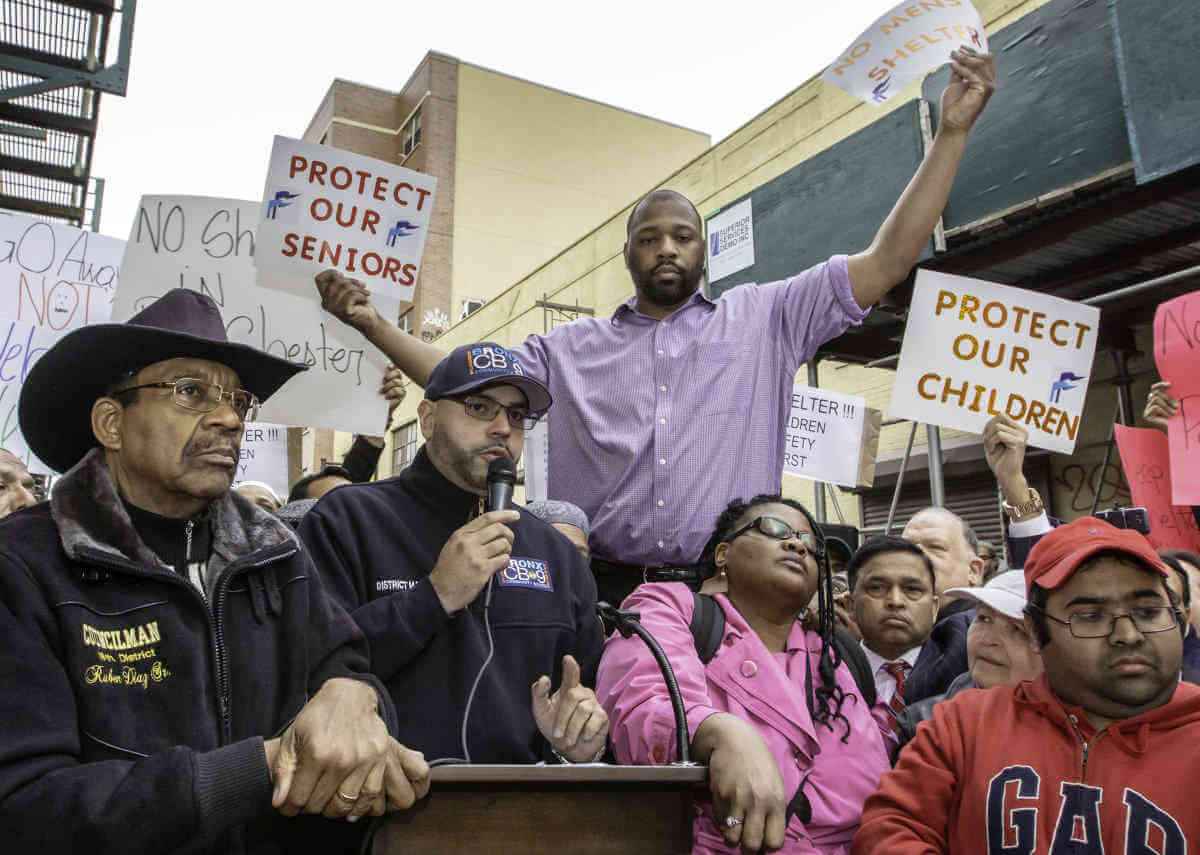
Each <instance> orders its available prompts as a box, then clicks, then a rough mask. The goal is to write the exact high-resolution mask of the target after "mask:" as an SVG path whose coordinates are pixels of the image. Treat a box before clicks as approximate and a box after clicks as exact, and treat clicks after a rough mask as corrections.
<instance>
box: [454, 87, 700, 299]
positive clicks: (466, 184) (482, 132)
mask: <svg viewBox="0 0 1200 855" xmlns="http://www.w3.org/2000/svg"><path fill="white" fill-rule="evenodd" d="M711 142H712V141H711V139H710V137H709V136H708V135H707V134H704V133H700V132H698V131H693V130H689V129H687V128H681V127H678V126H676V125H671V124H668V123H666V122H661V121H658V120H656V119H651V118H648V117H646V116H641V115H638V114H637V113H631V112H629V111H627V110H620V109H617V108H616V107H610V106H608V105H606V104H600V103H597V102H595V101H590V100H588V99H586V98H580V97H578V96H575V95H569V94H567V93H565V92H560V91H558V90H556V89H551V88H549V87H546V86H539V85H537V84H535V83H530V82H528V81H525V80H521V79H519V78H516V77H510V76H509V75H506V74H500V73H498V72H495V71H491V70H489V69H486V68H480V67H479V66H475V65H469V64H467V63H460V64H459V72H458V124H457V157H456V160H455V166H454V249H453V265H452V270H453V274H452V302H451V305H452V309H453V314H452V315H451V319H452V320H457V319H458V316H459V314H458V313H459V312H460V311H461V307H462V301H463V300H464V299H467V298H471V299H479V298H483V299H486V300H490V299H492V298H493V297H495V296H496V295H497V294H499V293H500V292H501V291H503V290H505V289H506V288H508V287H509V286H510V285H512V283H513V282H516V281H517V280H518V279H520V278H521V277H523V276H525V275H526V274H528V273H529V272H530V271H531V270H533V269H534V268H536V267H538V266H539V265H541V264H543V263H544V262H546V261H547V260H548V259H550V258H551V257H553V256H554V255H555V254H556V253H559V252H561V251H562V250H563V248H564V247H566V246H568V245H569V244H571V243H572V242H574V241H575V240H576V239H577V238H578V237H579V235H581V234H583V233H584V232H586V231H587V230H588V229H591V228H593V227H595V225H596V223H598V222H601V221H602V220H604V219H606V218H608V217H610V216H612V215H613V213H614V212H616V211H619V210H621V209H622V208H624V207H626V206H628V205H629V204H630V203H631V202H633V201H634V200H635V199H636V198H637V197H638V196H639V195H641V194H642V193H644V192H645V189H646V188H647V187H652V186H654V184H655V182H658V181H661V180H663V178H664V177H665V176H667V175H669V174H671V173H672V172H674V171H675V170H677V169H678V168H679V166H680V164H683V163H687V162H688V161H690V160H692V159H693V158H695V157H696V156H698V155H699V154H701V153H702V152H704V151H707V150H708V148H709V146H710V145H711Z"/></svg>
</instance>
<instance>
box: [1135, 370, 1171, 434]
mask: <svg viewBox="0 0 1200 855" xmlns="http://www.w3.org/2000/svg"><path fill="white" fill-rule="evenodd" d="M1169 388H1171V384H1170V383H1168V382H1166V381H1165V380H1159V381H1158V382H1157V383H1155V384H1154V385H1153V386H1151V387H1150V395H1149V396H1148V397H1147V398H1146V409H1145V410H1143V411H1142V418H1143V419H1145V420H1146V424H1148V425H1150V427H1152V428H1156V429H1158V430H1161V431H1162V432H1163V433H1166V432H1167V421H1168V420H1169V419H1170V418H1171V416H1173V415H1175V414H1176V413H1178V412H1179V402H1178V401H1176V400H1175V399H1174V398H1172V397H1171V393H1170V392H1168V391H1167V389H1169Z"/></svg>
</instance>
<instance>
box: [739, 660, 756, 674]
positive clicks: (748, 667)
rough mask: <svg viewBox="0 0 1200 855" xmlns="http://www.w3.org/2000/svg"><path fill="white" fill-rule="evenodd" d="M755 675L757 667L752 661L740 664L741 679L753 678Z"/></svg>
mask: <svg viewBox="0 0 1200 855" xmlns="http://www.w3.org/2000/svg"><path fill="white" fill-rule="evenodd" d="M757 673H758V665H756V664H755V663H754V660H753V659H747V660H746V661H745V662H743V663H742V676H743V677H753V676H754V675H755V674H757Z"/></svg>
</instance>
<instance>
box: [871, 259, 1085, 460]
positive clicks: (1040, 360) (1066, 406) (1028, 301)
mask: <svg viewBox="0 0 1200 855" xmlns="http://www.w3.org/2000/svg"><path fill="white" fill-rule="evenodd" d="M1099 321H1100V310H1099V309H1097V308H1096V307H1094V306H1085V305H1083V304H1081V303H1074V302H1071V301H1070V300H1061V299H1059V298H1057V297H1049V296H1047V295H1045V294H1038V293H1035V292H1033V291H1025V290H1023V289H1020V288H1011V287H1009V286H1007V285H997V284H995V283H994V282H984V281H982V280H979V279H968V278H966V277H964V276H951V275H950V274H948V273H936V272H933V271H930V270H920V271H918V273H917V284H916V287H915V289H914V290H913V298H912V303H911V304H910V306H909V310H908V322H907V324H906V326H905V329H904V341H903V343H902V344H901V346H900V364H899V365H898V366H897V369H896V380H895V383H894V384H893V386H892V403H891V411H890V413H889V415H890V416H891V417H892V418H908V419H912V420H913V421H918V422H924V423H926V424H935V425H941V426H942V427H948V428H958V429H959V430H965V431H970V432H971V433H982V431H983V426H984V425H985V424H986V423H987V420H988V419H989V418H991V417H992V416H996V415H1000V414H1001V413H1006V414H1007V415H1008V416H1009V417H1010V418H1012V419H1015V420H1016V421H1018V422H1021V423H1022V424H1023V425H1025V426H1026V428H1027V429H1028V430H1029V444H1030V445H1035V446H1037V447H1038V448H1046V449H1049V450H1051V451H1058V452H1061V453H1063V454H1070V453H1071V452H1072V451H1073V450H1074V448H1075V439H1076V436H1077V435H1078V432H1079V419H1080V414H1081V413H1082V412H1083V403H1084V400H1085V398H1086V397H1087V388H1088V379H1089V375H1090V374H1091V371H1092V357H1093V356H1094V355H1095V352H1096V331H1097V327H1098V325H1099Z"/></svg>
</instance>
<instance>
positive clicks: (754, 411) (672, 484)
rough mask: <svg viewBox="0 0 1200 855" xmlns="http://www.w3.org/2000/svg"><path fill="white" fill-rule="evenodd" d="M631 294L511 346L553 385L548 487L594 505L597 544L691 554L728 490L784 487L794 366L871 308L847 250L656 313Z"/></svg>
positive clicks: (688, 559) (588, 508)
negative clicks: (862, 298) (854, 285)
mask: <svg viewBox="0 0 1200 855" xmlns="http://www.w3.org/2000/svg"><path fill="white" fill-rule="evenodd" d="M635 301H636V298H634V297H631V298H630V299H629V300H628V302H626V303H624V304H622V305H621V306H618V307H617V310H616V311H615V312H613V314H612V317H611V318H582V319H580V320H576V321H573V322H572V323H569V324H565V325H563V326H560V327H558V328H557V329H555V330H553V331H551V332H550V334H549V335H544V336H543V335H531V336H530V337H529V338H527V339H526V340H525V342H524V343H523V344H521V345H520V346H518V347H515V348H513V349H512V350H513V352H514V353H515V354H516V356H517V358H518V359H519V360H520V362H521V364H522V366H523V367H524V368H525V369H526V371H527V372H528V373H529V374H530V375H532V376H534V377H537V378H539V379H541V380H542V381H543V382H544V383H546V385H547V386H548V387H549V389H550V393H551V394H552V395H553V396H554V407H553V409H552V410H551V411H550V416H549V421H550V425H549V428H550V429H549V445H550V453H549V459H550V464H549V479H548V480H549V483H548V491H549V496H550V498H552V499H562V500H565V501H568V502H573V503H574V504H576V505H578V506H579V507H581V508H583V510H584V511H585V512H586V513H587V515H588V518H589V519H590V520H591V523H592V534H591V548H592V553H593V554H594V555H596V556H598V557H601V558H607V559H609V560H612V561H621V562H625V563H627V564H646V565H651V566H656V565H660V564H672V563H676V564H677V563H686V564H690V563H693V562H695V561H696V560H697V559H698V558H699V557H700V552H701V550H702V549H703V548H704V544H705V543H706V542H707V541H708V538H709V536H710V535H711V534H712V531H713V527H714V525H715V524H716V521H717V517H718V516H719V515H720V513H721V511H723V510H724V509H725V506H726V505H727V504H729V502H730V500H732V499H735V498H737V499H748V498H750V497H751V496H753V495H755V494H757V493H773V492H777V491H778V490H779V488H780V478H781V475H782V472H783V442H784V430H783V426H784V422H785V420H786V419H787V415H788V412H789V411H790V409H791V395H792V385H793V382H794V380H795V375H796V372H797V371H798V370H799V368H800V366H801V365H803V364H804V363H805V362H806V361H808V359H809V358H810V357H811V356H812V355H813V353H815V352H816V350H817V348H819V347H820V346H821V345H822V344H824V343H825V342H826V341H828V340H829V339H831V338H833V337H834V336H837V335H840V334H841V333H842V332H843V331H844V330H845V329H846V328H847V327H848V326H850V325H851V324H857V323H859V322H861V321H862V319H863V318H864V317H865V316H866V310H864V309H861V308H859V306H858V304H857V303H856V302H855V301H854V297H853V295H852V294H851V292H850V274H849V271H848V269H847V266H846V257H845V256H844V255H838V256H834V257H833V258H831V259H830V260H829V261H827V262H824V263H823V264H818V265H816V266H814V267H811V268H809V269H808V270H805V271H804V272H803V273H801V274H799V275H798V276H793V277H791V278H790V279H785V280H782V281H780V282H771V283H769V284H766V285H757V286H756V285H741V286H738V287H737V288H734V289H732V290H730V291H728V292H726V293H725V294H724V295H722V296H721V298H720V299H718V300H716V301H715V302H714V301H712V300H709V299H707V298H705V297H703V296H701V295H700V294H695V295H693V297H692V298H691V299H690V300H689V301H688V302H687V303H685V304H684V305H683V306H681V307H680V308H679V309H677V310H676V311H675V312H673V313H672V314H671V315H670V316H669V317H667V318H664V319H663V320H661V321H659V320H655V319H654V318H651V317H648V316H646V315H643V314H641V313H640V312H638V311H637V310H636V309H635V308H634V306H635V305H636V302H635Z"/></svg>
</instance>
